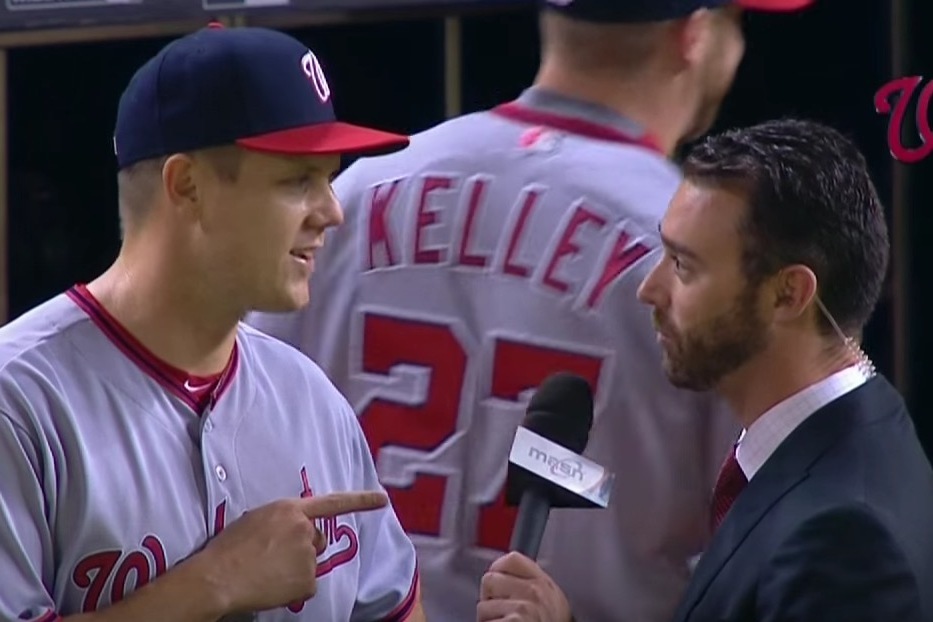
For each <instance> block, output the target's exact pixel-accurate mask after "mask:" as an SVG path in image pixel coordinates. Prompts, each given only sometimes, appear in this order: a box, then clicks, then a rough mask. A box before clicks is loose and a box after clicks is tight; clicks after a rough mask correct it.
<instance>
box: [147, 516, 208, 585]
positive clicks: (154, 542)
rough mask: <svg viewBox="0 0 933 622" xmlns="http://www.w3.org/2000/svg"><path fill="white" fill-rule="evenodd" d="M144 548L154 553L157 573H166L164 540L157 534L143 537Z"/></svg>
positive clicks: (158, 574)
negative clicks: (157, 536) (160, 539)
mask: <svg viewBox="0 0 933 622" xmlns="http://www.w3.org/2000/svg"><path fill="white" fill-rule="evenodd" d="M224 503H226V502H224ZM143 548H144V549H146V550H147V551H149V553H150V554H151V555H152V561H154V562H155V575H156V576H157V577H161V576H162V575H164V574H165V571H166V570H167V566H166V563H165V548H164V547H163V546H162V542H160V541H159V539H158V538H156V537H155V536H146V537H145V538H143Z"/></svg>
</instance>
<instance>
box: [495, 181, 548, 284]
mask: <svg viewBox="0 0 933 622" xmlns="http://www.w3.org/2000/svg"><path fill="white" fill-rule="evenodd" d="M540 198H541V192H540V191H538V190H534V189H529V190H528V191H527V192H526V193H525V200H524V202H523V203H522V207H521V211H520V212H519V214H518V218H516V219H515V228H514V229H512V235H511V237H510V238H509V246H508V250H506V252H505V261H504V262H503V264H502V271H503V272H504V273H505V274H511V275H512V276H517V277H521V278H526V279H527V278H528V275H529V274H531V269H530V268H528V266H522V265H520V264H518V263H516V262H515V251H516V250H517V249H518V243H519V241H520V240H521V238H522V234H524V233H525V227H526V226H527V224H528V217H529V216H531V210H532V209H534V208H535V206H536V205H537V204H538V199H540Z"/></svg>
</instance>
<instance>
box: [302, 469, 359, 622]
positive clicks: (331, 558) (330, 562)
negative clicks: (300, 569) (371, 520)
mask: <svg viewBox="0 0 933 622" xmlns="http://www.w3.org/2000/svg"><path fill="white" fill-rule="evenodd" d="M298 474H299V476H300V477H301V492H300V493H299V496H300V497H301V498H302V499H304V498H307V497H313V496H314V491H313V490H311V482H310V481H308V469H307V467H304V466H303V467H301V470H300V471H299V472H298ZM314 526H315V528H316V529H317V530H318V531H320V532H321V535H322V536H324V537H323V540H324V545H323V547H320V548H318V549H317V554H318V557H320V556H321V555H324V554H325V553H327V552H328V551H329V550H331V548H332V547H333V546H334V545H341V544H342V541H343V540H346V544H345V545H342V546H340V548H339V549H338V550H337V551H336V552H333V551H332V552H331V553H330V555H328V556H327V557H325V558H324V559H318V562H317V568H316V570H315V577H317V578H318V579H320V578H321V577H323V576H324V575H326V574H329V573H330V572H332V571H333V570H334V569H335V568H338V567H340V566H342V565H344V564H346V563H349V562H351V561H353V558H355V557H356V554H357V553H358V552H359V550H360V543H359V539H358V538H357V536H356V531H354V530H353V527H351V526H350V525H346V524H340V525H338V524H337V518H336V517H335V516H327V517H324V518H321V519H318V520H315V521H314ZM304 606H305V603H304V601H298V602H294V603H290V604H289V605H288V606H287V609H288V610H289V611H291V612H292V613H299V612H300V611H301V610H302V609H304Z"/></svg>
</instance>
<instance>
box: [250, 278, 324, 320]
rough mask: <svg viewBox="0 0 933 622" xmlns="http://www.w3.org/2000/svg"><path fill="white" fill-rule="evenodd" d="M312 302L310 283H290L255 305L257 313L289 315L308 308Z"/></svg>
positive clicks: (304, 281)
mask: <svg viewBox="0 0 933 622" xmlns="http://www.w3.org/2000/svg"><path fill="white" fill-rule="evenodd" d="M310 300H311V292H310V288H309V286H308V281H307V280H303V281H301V282H292V283H288V284H287V285H286V286H284V287H281V288H279V289H278V291H276V292H274V293H271V295H268V296H264V297H263V300H262V302H261V303H260V304H257V305H255V306H256V309H255V310H256V311H264V312H267V313H289V312H291V311H298V310H299V309H303V308H304V307H305V306H307V304H308V302H310Z"/></svg>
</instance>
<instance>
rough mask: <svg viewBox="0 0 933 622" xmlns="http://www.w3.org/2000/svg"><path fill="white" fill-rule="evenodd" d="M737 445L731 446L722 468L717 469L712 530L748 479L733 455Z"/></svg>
mask: <svg viewBox="0 0 933 622" xmlns="http://www.w3.org/2000/svg"><path fill="white" fill-rule="evenodd" d="M737 448H738V445H736V446H733V448H732V451H731V452H729V455H728V456H727V457H726V460H725V462H723V464H722V468H721V469H720V470H719V477H718V478H716V487H715V488H713V501H712V508H711V510H712V517H711V518H712V528H713V531H716V529H718V528H719V525H720V523H722V521H723V519H724V518H725V517H726V514H727V513H728V512H729V508H731V507H732V504H733V503H734V502H735V500H736V498H737V497H738V496H739V493H741V492H742V490H743V489H744V488H745V485H746V484H748V479H747V478H746V477H745V473H744V472H743V471H742V467H741V466H740V465H739V461H738V460H737V459H736V457H735V453H736V450H737Z"/></svg>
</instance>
